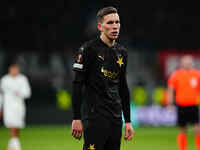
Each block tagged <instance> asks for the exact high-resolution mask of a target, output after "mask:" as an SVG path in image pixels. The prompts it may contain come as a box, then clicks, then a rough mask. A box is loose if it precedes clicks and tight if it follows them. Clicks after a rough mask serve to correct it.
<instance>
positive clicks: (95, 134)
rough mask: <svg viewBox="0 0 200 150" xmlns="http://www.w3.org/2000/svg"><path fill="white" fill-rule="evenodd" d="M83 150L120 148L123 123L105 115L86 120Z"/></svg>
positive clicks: (114, 149) (84, 123)
mask: <svg viewBox="0 0 200 150" xmlns="http://www.w3.org/2000/svg"><path fill="white" fill-rule="evenodd" d="M83 127H84V145H83V150H120V144H121V136H122V123H121V124H114V123H113V122H111V121H110V120H108V119H107V118H104V117H101V118H100V117H98V118H95V119H90V120H84V121H83Z"/></svg>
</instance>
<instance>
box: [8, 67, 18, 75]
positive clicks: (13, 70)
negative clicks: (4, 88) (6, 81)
mask: <svg viewBox="0 0 200 150" xmlns="http://www.w3.org/2000/svg"><path fill="white" fill-rule="evenodd" d="M9 72H10V74H11V75H12V76H16V75H18V74H19V73H20V69H19V67H18V66H11V67H10V69H9Z"/></svg>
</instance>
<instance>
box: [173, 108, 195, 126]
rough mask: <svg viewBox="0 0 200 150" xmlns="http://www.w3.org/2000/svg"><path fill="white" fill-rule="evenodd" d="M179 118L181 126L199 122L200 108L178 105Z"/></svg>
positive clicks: (178, 121)
mask: <svg viewBox="0 0 200 150" xmlns="http://www.w3.org/2000/svg"><path fill="white" fill-rule="evenodd" d="M177 113H178V114H177V115H178V120H177V123H178V125H179V126H181V127H184V126H186V125H187V124H195V123H199V108H198V106H188V107H182V106H178V111H177Z"/></svg>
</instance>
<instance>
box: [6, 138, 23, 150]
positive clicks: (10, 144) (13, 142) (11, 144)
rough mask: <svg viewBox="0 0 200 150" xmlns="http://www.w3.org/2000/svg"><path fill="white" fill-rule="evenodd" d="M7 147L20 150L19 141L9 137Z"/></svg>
mask: <svg viewBox="0 0 200 150" xmlns="http://www.w3.org/2000/svg"><path fill="white" fill-rule="evenodd" d="M8 148H11V149H13V150H21V145H20V141H19V139H18V138H11V139H10V141H9V142H8Z"/></svg>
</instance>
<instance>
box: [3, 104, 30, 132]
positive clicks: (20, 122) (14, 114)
mask: <svg viewBox="0 0 200 150" xmlns="http://www.w3.org/2000/svg"><path fill="white" fill-rule="evenodd" d="M25 113H26V109H25V107H24V106H23V105H4V107H3V121H4V125H5V126H6V127H7V128H24V127H25Z"/></svg>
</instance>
